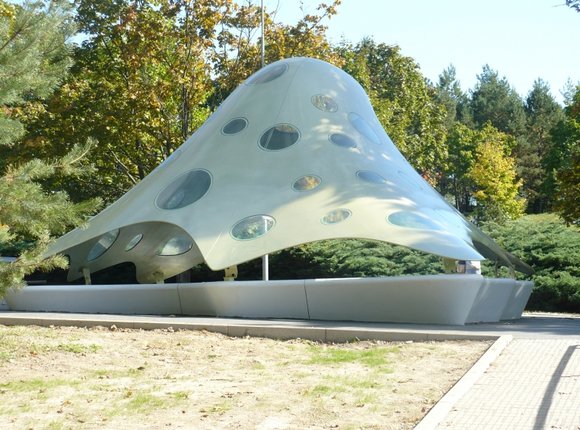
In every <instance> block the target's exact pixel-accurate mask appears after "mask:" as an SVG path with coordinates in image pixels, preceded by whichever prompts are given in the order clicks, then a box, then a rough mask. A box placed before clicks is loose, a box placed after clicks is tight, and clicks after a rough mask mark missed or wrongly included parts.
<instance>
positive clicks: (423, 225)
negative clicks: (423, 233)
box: [387, 211, 443, 230]
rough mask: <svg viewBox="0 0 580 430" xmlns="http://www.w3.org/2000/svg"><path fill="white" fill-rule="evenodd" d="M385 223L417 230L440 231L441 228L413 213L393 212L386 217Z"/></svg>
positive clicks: (424, 217) (423, 216)
mask: <svg viewBox="0 0 580 430" xmlns="http://www.w3.org/2000/svg"><path fill="white" fill-rule="evenodd" d="M387 221H389V222H390V223H391V224H394V225H396V226H398V227H405V228H417V229H423V230H442V229H443V228H442V226H441V225H439V224H438V223H436V222H435V221H433V220H431V219H429V218H427V217H426V216H425V215H420V214H418V213H415V212H407V211H401V212H394V213H392V214H390V215H389V216H387Z"/></svg>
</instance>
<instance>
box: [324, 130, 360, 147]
mask: <svg viewBox="0 0 580 430" xmlns="http://www.w3.org/2000/svg"><path fill="white" fill-rule="evenodd" d="M329 139H330V141H331V142H332V143H334V144H335V145H337V146H341V147H343V148H356V142H355V141H354V140H352V139H351V138H350V137H348V136H347V135H346V134H342V133H334V134H331V135H330V137H329Z"/></svg>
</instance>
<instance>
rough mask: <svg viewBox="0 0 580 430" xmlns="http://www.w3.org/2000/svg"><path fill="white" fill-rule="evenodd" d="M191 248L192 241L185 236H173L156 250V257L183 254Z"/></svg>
mask: <svg viewBox="0 0 580 430" xmlns="http://www.w3.org/2000/svg"><path fill="white" fill-rule="evenodd" d="M192 247H193V241H192V240H191V239H190V238H189V237H187V236H184V235H182V236H175V237H172V238H171V239H169V240H168V241H167V242H165V243H164V244H163V245H162V246H161V247H159V249H158V250H157V255H161V256H164V257H165V256H171V255H180V254H185V253H186V252H187V251H189V250H190V249H191V248H192Z"/></svg>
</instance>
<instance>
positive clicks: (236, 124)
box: [222, 118, 248, 134]
mask: <svg viewBox="0 0 580 430" xmlns="http://www.w3.org/2000/svg"><path fill="white" fill-rule="evenodd" d="M247 126H248V120H247V119H246V118H234V119H232V120H231V121H230V122H228V123H227V124H226V125H224V128H222V133H223V134H236V133H239V132H240V131H242V130H243V129H244V128H246V127H247Z"/></svg>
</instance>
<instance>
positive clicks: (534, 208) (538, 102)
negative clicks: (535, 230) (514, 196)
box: [516, 79, 564, 213]
mask: <svg viewBox="0 0 580 430" xmlns="http://www.w3.org/2000/svg"><path fill="white" fill-rule="evenodd" d="M525 112H526V122H527V127H526V133H525V137H526V139H525V140H521V141H520V145H519V146H518V148H517V150H516V154H517V165H518V175H519V176H520V177H521V178H522V179H523V181H524V183H523V187H522V193H523V195H524V196H525V197H526V199H527V200H528V209H527V210H528V212H531V213H539V212H544V211H545V210H546V209H547V208H548V206H549V202H550V200H551V197H550V196H548V195H545V194H544V193H542V183H543V182H544V181H545V180H546V171H545V169H544V166H543V165H542V160H543V159H544V158H545V157H546V154H547V152H548V149H549V148H550V139H551V135H550V132H551V130H552V129H553V128H554V127H555V126H556V124H558V122H559V121H561V120H562V119H563V118H564V113H563V110H562V108H561V107H560V105H559V104H558V103H557V102H556V100H555V99H554V97H552V95H551V94H550V87H549V86H548V84H547V83H546V82H544V81H543V80H541V79H538V80H536V81H535V82H534V86H533V88H532V90H531V91H530V92H529V93H528V96H527V97H526V100H525Z"/></svg>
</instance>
